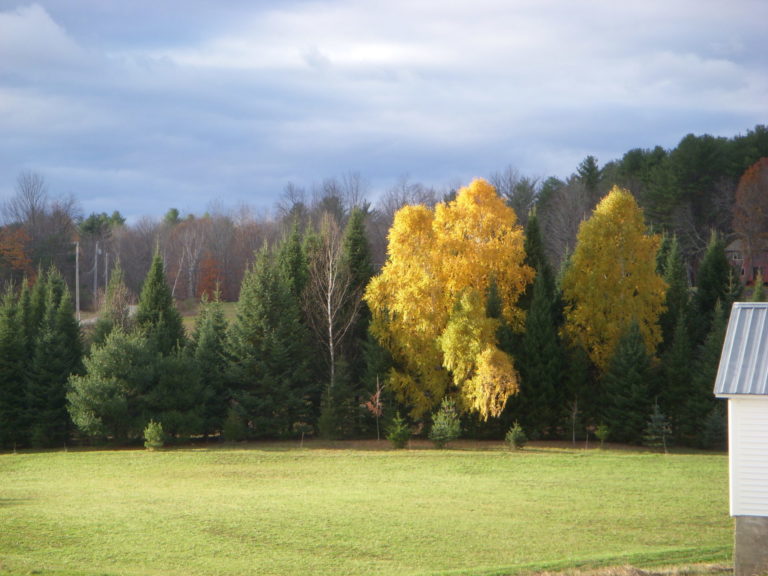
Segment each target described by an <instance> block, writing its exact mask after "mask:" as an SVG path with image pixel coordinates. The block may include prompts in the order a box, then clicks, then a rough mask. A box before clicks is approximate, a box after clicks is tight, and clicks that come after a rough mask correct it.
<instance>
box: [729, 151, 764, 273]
mask: <svg viewBox="0 0 768 576" xmlns="http://www.w3.org/2000/svg"><path fill="white" fill-rule="evenodd" d="M733 229H734V231H735V232H736V234H737V235H738V236H739V237H740V238H741V239H742V241H743V242H744V245H745V247H746V257H747V259H748V262H745V265H747V266H748V267H749V268H751V267H752V264H751V263H752V262H753V261H754V258H755V256H757V254H758V253H759V251H761V250H763V249H764V247H765V245H766V240H767V239H768V157H766V158H761V159H760V160H758V161H757V162H755V163H754V164H753V165H752V166H750V167H749V168H748V169H747V171H746V172H744V175H743V176H742V177H741V179H740V180H739V185H738V188H736V203H735V205H734V209H733ZM747 273H748V275H749V276H748V277H751V269H748V272H747Z"/></svg>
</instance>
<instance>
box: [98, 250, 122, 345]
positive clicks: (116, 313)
mask: <svg viewBox="0 0 768 576" xmlns="http://www.w3.org/2000/svg"><path fill="white" fill-rule="evenodd" d="M129 298H130V296H129V293H128V288H127V286H126V285H125V281H124V280H123V269H122V267H121V266H120V261H119V260H118V262H117V264H116V265H115V267H114V268H113V269H112V274H111V275H110V277H109V284H108V285H107V293H106V298H104V305H103V306H102V309H101V314H100V315H99V319H98V320H97V321H96V326H95V327H94V332H93V337H92V338H91V342H92V343H93V344H102V343H103V342H104V341H105V340H106V339H107V336H108V335H109V333H110V332H112V330H114V329H115V328H120V329H122V330H124V331H126V332H127V331H128V330H129V329H130V324H131V322H130V317H129V311H128V302H129Z"/></svg>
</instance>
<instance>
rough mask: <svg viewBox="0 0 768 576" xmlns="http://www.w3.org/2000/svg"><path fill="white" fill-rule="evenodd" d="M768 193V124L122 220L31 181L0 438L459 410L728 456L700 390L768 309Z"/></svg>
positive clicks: (332, 426)
mask: <svg viewBox="0 0 768 576" xmlns="http://www.w3.org/2000/svg"><path fill="white" fill-rule="evenodd" d="M767 203H768V128H766V127H765V126H756V127H755V128H754V129H752V130H749V131H747V132H746V133H745V134H742V135H738V136H734V137H731V138H724V137H713V136H709V135H701V136H697V135H693V134H690V135H688V136H685V137H684V138H683V139H682V140H681V141H680V142H679V143H678V145H677V146H676V147H675V148H672V149H663V148H661V147H655V148H653V149H634V150H630V151H628V152H626V153H625V154H624V155H623V157H622V158H621V159H617V160H612V161H610V162H607V163H605V164H604V165H602V166H601V165H600V164H599V163H598V160H597V159H596V158H594V157H592V156H587V157H586V158H585V159H584V160H583V161H582V162H581V163H580V164H579V165H578V166H577V167H576V169H575V171H574V172H573V173H572V174H571V176H569V177H568V178H567V179H565V180H561V179H557V178H552V177H550V178H536V177H531V176H525V175H521V174H520V173H519V172H518V171H517V170H515V169H514V168H513V167H507V168H504V169H502V170H500V171H498V172H496V173H493V174H490V175H487V177H486V178H485V179H477V180H475V181H473V182H472V183H468V184H467V186H465V187H462V188H459V189H451V190H437V189H434V188H430V187H427V186H425V185H422V184H420V183H418V182H412V181H410V180H409V179H407V178H401V179H400V181H399V182H398V183H397V185H395V186H393V187H392V188H390V189H389V190H386V191H385V192H383V193H382V194H381V195H379V197H378V198H376V200H375V201H371V200H369V199H368V191H367V190H366V185H365V180H364V178H363V177H362V176H360V175H359V174H354V173H350V174H347V175H344V176H342V177H334V178H329V179H327V180H325V181H323V182H321V183H320V184H318V185H317V186H315V187H314V188H313V189H312V190H310V191H307V190H303V189H301V188H298V187H296V186H295V185H292V184H288V185H287V186H286V188H285V191H284V193H283V195H282V197H281V199H280V202H279V203H278V205H276V206H275V210H274V212H273V214H272V215H269V216H267V215H258V214H254V212H253V211H252V210H250V209H249V208H248V207H247V206H241V207H238V208H237V209H233V210H225V209H224V208H223V207H221V206H219V205H216V204H212V206H211V208H210V210H209V211H208V212H206V213H205V214H202V215H194V214H188V215H183V214H180V213H179V211H178V210H177V209H175V208H170V209H169V210H168V211H167V213H166V214H165V216H164V217H163V218H162V219H152V218H149V217H146V218H144V219H142V220H139V221H138V222H135V223H131V224H128V223H126V221H125V219H124V218H123V217H122V215H121V214H120V212H119V207H115V210H114V212H113V213H112V214H111V215H110V214H107V213H101V214H96V213H92V214H89V215H87V216H85V215H83V214H81V213H80V212H79V208H78V204H77V201H76V199H75V198H74V197H64V196H61V197H58V196H54V195H52V194H50V193H49V191H48V189H47V185H46V182H45V179H44V177H43V176H41V175H39V174H37V173H35V172H23V173H21V174H20V175H19V176H18V178H17V181H16V190H15V194H14V195H13V196H12V197H10V198H9V199H7V200H6V201H5V202H4V203H3V205H2V206H1V207H0V218H1V220H0V223H2V227H0V283H2V285H3V286H4V289H3V294H2V301H1V302H0V448H4V449H12V448H16V447H60V446H62V445H69V444H74V443H81V444H90V443H97V444H98V443H103V442H110V443H115V444H122V443H132V442H136V441H140V440H141V439H142V436H143V433H144V430H145V428H146V426H147V424H148V423H149V422H150V421H154V422H159V423H161V424H162V428H163V431H164V433H165V435H166V437H167V438H169V439H171V440H175V441H187V440H189V439H209V440H211V441H213V440H219V439H224V440H232V441H235V440H248V439H261V438H289V437H297V436H299V435H303V434H311V435H318V436H321V437H324V438H360V437H374V438H375V437H376V436H377V434H378V433H380V431H384V430H387V429H388V428H389V427H390V426H391V425H392V421H393V419H394V420H396V421H399V422H402V420H405V421H406V422H407V424H408V425H409V426H411V427H412V429H413V431H414V432H415V433H421V434H426V432H427V430H429V429H430V427H431V426H432V423H433V421H435V420H436V418H435V414H436V413H437V412H438V410H439V409H440V407H441V405H442V406H445V405H446V400H448V401H449V404H450V405H451V406H455V409H456V411H457V412H458V413H460V415H461V426H462V434H463V435H464V436H465V437H475V438H503V437H504V435H505V433H506V432H507V431H508V430H509V429H510V427H512V426H513V424H517V425H519V426H521V427H522V428H523V429H524V430H525V433H526V434H527V435H528V437H529V438H533V439H567V440H573V441H576V440H579V439H584V438H589V437H592V438H596V437H598V436H599V437H601V438H607V439H608V441H610V442H620V443H630V444H643V443H646V444H653V443H657V442H658V441H659V438H660V437H663V441H664V442H665V443H674V444H678V445H683V446H693V447H701V448H719V447H722V446H723V444H724V439H725V414H724V407H723V406H722V405H721V404H720V403H719V402H718V401H716V400H715V399H714V397H713V394H712V386H713V382H714V378H715V373H716V371H717V365H718V361H719V356H720V349H721V346H722V341H723V338H724V334H725V328H726V325H727V321H728V314H729V311H730V306H731V304H732V303H733V302H734V301H736V300H739V299H754V300H762V299H764V298H765V293H764V288H763V280H762V273H763V270H762V266H760V265H751V264H754V263H757V262H760V261H761V258H763V257H764V256H765V255H766V254H767V253H768V244H767V243H766V234H768V221H766V219H767V218H768V206H766V204H767ZM734 243H736V244H734ZM734 245H737V246H738V250H734V249H733V248H732V247H733V246H734ZM729 247H730V248H729ZM189 302H200V304H199V306H200V313H199V315H198V316H197V318H196V320H195V325H194V328H192V329H189V330H188V329H186V328H185V327H184V325H183V323H182V318H181V314H180V313H179V310H178V307H179V306H182V305H187V304H188V303H189ZM230 302H231V303H234V306H235V310H236V312H235V314H234V318H230V319H228V318H227V315H226V314H225V306H226V305H227V304H228V303H230ZM86 312H88V313H89V317H90V316H93V317H94V318H95V320H94V323H92V324H91V323H86V322H83V323H81V322H80V320H81V315H82V314H85V313H86Z"/></svg>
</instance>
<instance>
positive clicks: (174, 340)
mask: <svg viewBox="0 0 768 576" xmlns="http://www.w3.org/2000/svg"><path fill="white" fill-rule="evenodd" d="M135 321H136V326H137V327H138V329H139V330H140V331H141V332H142V333H143V334H144V336H146V337H147V338H148V339H150V340H151V341H153V343H154V345H155V347H156V349H157V351H158V352H159V353H160V354H162V355H168V354H170V353H171V352H172V351H173V350H175V349H176V348H181V347H183V345H184V326H183V324H182V322H181V315H180V314H179V311H178V310H176V307H175V306H174V305H173V298H172V296H171V291H170V289H169V288H168V283H167V282H166V281H165V273H164V272H163V259H162V258H161V257H160V253H159V252H155V256H154V258H153V259H152V265H151V266H150V268H149V272H148V273H147V277H146V278H145V279H144V285H143V286H142V288H141V295H140V296H139V306H138V310H137V311H136V320H135Z"/></svg>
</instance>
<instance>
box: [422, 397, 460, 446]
mask: <svg viewBox="0 0 768 576" xmlns="http://www.w3.org/2000/svg"><path fill="white" fill-rule="evenodd" d="M460 435H461V422H460V421H459V413H458V411H457V410H456V403H455V402H454V401H453V400H451V399H450V398H445V399H444V400H443V403H442V405H441V406H440V410H438V412H437V414H435V417H434V419H433V422H432V429H431V430H430V431H429V439H430V440H432V442H433V443H434V445H435V446H436V447H437V448H445V446H446V445H447V444H448V443H449V442H451V441H452V440H456V438H458V437H459V436H460Z"/></svg>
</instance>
